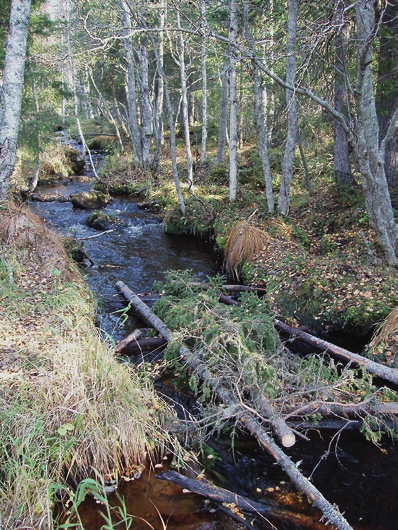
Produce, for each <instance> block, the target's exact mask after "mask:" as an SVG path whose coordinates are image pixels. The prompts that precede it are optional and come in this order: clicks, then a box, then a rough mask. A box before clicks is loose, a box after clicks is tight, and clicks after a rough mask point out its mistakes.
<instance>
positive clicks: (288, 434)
mask: <svg viewBox="0 0 398 530" xmlns="http://www.w3.org/2000/svg"><path fill="white" fill-rule="evenodd" d="M116 287H117V288H118V289H119V290H120V291H121V292H122V293H123V296H125V297H126V299H127V300H128V301H129V302H130V303H131V305H132V306H133V307H134V308H135V309H136V310H137V311H138V312H139V313H140V315H141V316H142V318H143V319H144V320H145V321H146V322H148V323H149V324H151V325H152V326H153V327H154V328H155V329H156V330H157V331H158V332H159V333H160V334H161V335H162V336H163V337H164V338H165V339H166V340H168V341H170V340H171V339H172V332H171V331H170V330H169V329H168V328H167V327H166V326H165V325H164V323H163V322H162V320H161V319H160V318H158V317H157V316H156V315H155V314H154V313H153V312H152V311H151V310H150V308H149V307H148V306H147V305H146V304H145V303H144V302H143V301H142V300H141V299H140V298H139V297H138V296H137V295H136V294H135V293H133V291H131V289H129V288H128V287H127V285H125V284H124V283H123V282H117V283H116ZM180 354H181V355H182V357H184V359H185V360H186V361H187V362H188V364H189V365H190V366H191V368H194V369H195V370H196V371H197V372H198V374H199V377H201V378H202V379H203V380H205V381H206V382H207V383H208V384H209V385H210V386H211V387H212V388H213V389H214V391H215V392H216V394H217V395H218V397H219V398H220V399H221V400H222V401H223V402H224V403H225V404H226V405H228V406H235V407H237V409H239V408H240V403H239V401H237V400H236V399H234V398H233V397H232V396H231V395H230V392H229V391H228V390H227V389H226V388H224V387H223V386H222V385H220V381H219V378H218V377H214V376H213V375H212V374H210V373H209V370H208V368H207V367H206V366H205V365H202V364H201V363H199V362H197V361H196V360H195V358H193V357H192V354H191V352H190V351H189V350H188V348H186V347H185V346H183V345H180ZM260 411H261V412H262V413H263V414H265V415H266V417H267V419H268V421H269V423H270V425H271V427H272V429H273V431H274V432H275V434H276V435H277V436H278V438H279V440H280V441H281V443H282V445H283V446H284V447H292V445H294V443H295V441H296V437H295V435H294V432H293V431H292V429H291V428H290V427H288V426H287V424H286V422H285V421H284V420H283V419H282V418H281V417H279V416H278V415H277V414H276V413H275V411H274V409H273V407H272V405H271V404H270V403H269V402H268V401H267V400H266V399H265V397H262V399H261V407H260Z"/></svg>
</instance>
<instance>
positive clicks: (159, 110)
mask: <svg viewBox="0 0 398 530" xmlns="http://www.w3.org/2000/svg"><path fill="white" fill-rule="evenodd" d="M159 7H160V12H159V20H160V22H159V29H160V31H159V35H158V60H159V64H160V66H161V67H162V68H163V55H164V39H163V32H164V28H165V24H166V9H167V5H166V2H165V0H160V6H159ZM163 100H164V82H163V77H162V76H161V74H160V73H159V72H157V86H156V97H155V113H154V137H155V153H154V157H153V166H154V170H155V171H157V170H158V168H159V163H160V150H161V147H162V144H163V141H164V138H163V120H162V116H163Z"/></svg>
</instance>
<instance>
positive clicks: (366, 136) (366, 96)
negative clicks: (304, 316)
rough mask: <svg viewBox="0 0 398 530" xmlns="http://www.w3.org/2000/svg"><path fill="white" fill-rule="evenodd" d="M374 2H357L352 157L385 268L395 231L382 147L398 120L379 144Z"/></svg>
mask: <svg viewBox="0 0 398 530" xmlns="http://www.w3.org/2000/svg"><path fill="white" fill-rule="evenodd" d="M373 4H374V2H363V1H361V2H357V3H356V15H357V37H358V39H357V40H358V75H357V86H356V94H357V101H356V104H357V109H358V124H357V128H356V133H357V138H358V139H357V145H356V156H357V160H358V165H359V168H360V172H361V179H362V189H363V193H364V197H365V203H366V209H367V212H368V214H369V222H370V224H371V226H372V227H373V229H374V230H375V232H376V235H377V239H378V241H379V243H380V246H381V247H382V249H383V251H384V255H385V259H386V262H387V264H388V265H395V264H396V262H397V257H396V253H395V251H396V245H397V230H396V225H395V219H394V212H393V209H392V205H391V197H390V192H389V189H388V183H387V178H386V174H385V168H384V158H385V148H386V142H387V140H388V136H389V134H391V135H392V127H393V128H394V131H395V122H396V120H397V119H398V110H397V109H396V111H395V113H394V114H393V116H392V118H391V125H392V127H391V128H390V127H389V128H388V129H387V133H386V136H385V137H384V139H383V140H382V141H381V142H380V140H379V125H378V121H377V113H376V104H375V97H374V90H373V72H372V42H373V39H374V34H375V31H376V29H377V28H376V21H375V15H374V5H373Z"/></svg>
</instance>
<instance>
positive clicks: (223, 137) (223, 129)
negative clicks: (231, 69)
mask: <svg viewBox="0 0 398 530" xmlns="http://www.w3.org/2000/svg"><path fill="white" fill-rule="evenodd" d="M225 59H226V58H225ZM220 80H221V93H220V118H219V127H218V139H217V154H216V164H222V163H223V162H224V156H225V146H226V144H227V127H228V93H229V90H228V74H227V64H226V60H225V61H224V65H223V68H222V70H221V76H220Z"/></svg>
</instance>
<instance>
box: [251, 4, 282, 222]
mask: <svg viewBox="0 0 398 530" xmlns="http://www.w3.org/2000/svg"><path fill="white" fill-rule="evenodd" d="M244 10H245V16H244V19H245V22H244V25H245V29H246V37H247V40H248V42H249V45H250V48H251V49H252V51H253V52H254V42H253V36H252V34H251V32H250V29H249V24H248V5H247V3H245V4H244ZM263 22H265V21H263ZM252 69H253V91H254V117H255V121H256V128H257V134H258V151H259V154H260V159H261V164H262V168H263V174H264V184H265V194H266V197H267V206H268V212H269V213H272V212H273V211H274V208H275V203H274V196H273V193H272V176H271V168H270V165H269V157H268V140H267V136H268V135H267V117H266V114H265V110H266V105H264V103H265V101H266V89H265V88H262V87H261V79H260V76H259V71H258V67H257V64H256V63H255V62H254V61H253V62H252Z"/></svg>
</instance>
